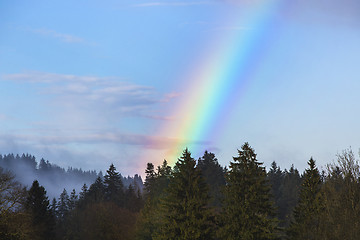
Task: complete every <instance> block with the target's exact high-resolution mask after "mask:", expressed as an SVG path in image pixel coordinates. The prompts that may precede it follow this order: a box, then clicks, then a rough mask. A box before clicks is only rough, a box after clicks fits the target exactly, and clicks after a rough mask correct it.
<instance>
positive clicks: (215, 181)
mask: <svg viewBox="0 0 360 240" xmlns="http://www.w3.org/2000/svg"><path fill="white" fill-rule="evenodd" d="M197 168H199V169H200V172H201V174H202V176H203V178H204V180H205V182H206V183H207V185H208V187H209V194H210V197H211V199H210V205H211V206H213V207H217V208H220V207H221V201H222V197H223V196H222V193H221V189H222V188H223V187H224V186H225V169H224V168H223V167H221V166H220V164H219V162H218V160H217V158H216V157H215V154H214V153H211V152H208V151H205V153H204V155H203V156H202V157H201V158H199V161H198V164H197Z"/></svg>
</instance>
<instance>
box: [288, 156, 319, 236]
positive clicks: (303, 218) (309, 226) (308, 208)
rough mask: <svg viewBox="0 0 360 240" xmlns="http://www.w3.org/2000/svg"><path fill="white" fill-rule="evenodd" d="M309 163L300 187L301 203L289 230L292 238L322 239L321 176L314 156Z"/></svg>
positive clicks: (296, 209)
mask: <svg viewBox="0 0 360 240" xmlns="http://www.w3.org/2000/svg"><path fill="white" fill-rule="evenodd" d="M308 165H309V168H308V169H306V171H305V174H304V179H303V183H302V185H301V189H300V199H299V203H298V205H297V206H296V207H295V209H294V214H293V215H294V216H293V217H294V220H293V221H292V222H291V223H290V226H289V229H288V231H287V233H288V236H289V238H290V239H322V236H321V234H320V231H319V227H320V221H319V220H320V215H321V212H322V210H323V200H322V195H321V192H320V190H321V184H322V183H321V177H320V173H319V171H318V169H317V168H316V165H315V161H314V160H313V159H312V158H310V160H309V161H308Z"/></svg>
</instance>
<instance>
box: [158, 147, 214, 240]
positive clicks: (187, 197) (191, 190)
mask: <svg viewBox="0 0 360 240" xmlns="http://www.w3.org/2000/svg"><path fill="white" fill-rule="evenodd" d="M195 165H196V162H195V160H194V159H193V158H192V157H191V154H190V152H189V151H188V150H187V149H186V150H185V151H184V152H183V155H182V157H181V158H180V159H179V160H178V161H177V163H176V165H175V168H174V171H173V174H172V178H170V183H169V187H168V188H167V195H166V197H165V198H164V200H163V201H162V204H161V206H162V210H163V211H164V215H163V219H162V226H161V228H160V229H159V232H157V233H155V236H154V238H153V239H184V240H191V239H194V240H195V239H197V240H199V239H204V240H205V239H206V240H209V239H213V230H214V223H213V216H212V212H211V210H210V209H209V208H208V203H209V196H208V189H207V186H206V184H205V182H204V180H203V178H202V176H201V173H200V170H199V169H197V168H196V167H195Z"/></svg>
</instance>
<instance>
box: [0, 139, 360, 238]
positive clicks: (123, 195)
mask: <svg viewBox="0 0 360 240" xmlns="http://www.w3.org/2000/svg"><path fill="white" fill-rule="evenodd" d="M7 156H9V155H7ZM26 156H27V157H26ZM20 158H21V159H22V160H21V161H25V162H26V161H27V162H28V163H27V164H29V165H31V166H32V169H34V171H35V172H36V173H37V175H34V176H35V177H38V179H34V180H33V181H32V182H29V183H27V184H26V183H23V182H22V183H20V181H19V179H21V177H20V178H19V176H18V174H20V171H17V172H16V171H14V169H16V166H15V165H16V164H15V162H16V157H13V158H11V157H10V158H9V157H6V159H7V165H3V164H2V165H1V166H2V167H1V168H0V239H3V240H7V239H9V240H10V239H11V240H13V239H34V240H43V239H44V240H45V239H56V240H57V239H59V240H62V239H64V240H65V239H69V240H70V239H73V240H80V239H84V240H85V239H87V240H88V239H89V240H92V239H94V240H95V239H104V240H107V239H109V240H110V239H123V240H126V239H137V240H148V239H149V240H150V239H159V240H161V239H164V240H165V239H169V240H170V239H174V240H181V239H183V240H196V239H204V240H210V239H214V240H216V239H219V240H220V239H224V240H230V239H231V240H236V239H244V240H250V239H360V166H359V162H358V160H357V159H356V157H355V154H354V153H353V151H352V150H351V149H346V150H344V151H343V152H342V153H340V154H338V155H337V160H336V161H335V162H331V163H328V164H327V165H326V166H324V169H323V170H319V168H318V167H317V165H316V161H315V160H314V159H313V158H310V159H308V160H307V164H308V166H307V168H306V169H305V171H304V172H302V173H300V172H299V171H298V170H297V169H296V168H295V167H294V166H293V165H292V166H291V167H290V168H289V169H281V168H280V166H278V165H277V163H276V162H273V163H272V164H271V168H270V169H269V170H266V169H265V167H264V166H263V163H262V162H261V161H259V160H258V159H257V155H256V153H255V150H254V149H253V148H252V147H251V146H250V145H249V144H248V143H244V144H243V145H242V146H241V148H240V149H238V151H237V154H236V156H235V157H233V159H232V160H231V161H230V162H229V165H228V166H226V167H224V166H221V165H220V164H219V162H218V159H217V158H216V156H215V154H214V153H211V152H208V151H205V153H204V155H203V156H202V157H200V158H199V159H197V160H196V159H194V158H193V157H192V156H191V153H190V152H189V150H188V149H185V150H184V151H183V153H182V156H180V158H179V159H178V161H177V162H176V163H175V165H174V166H173V167H172V166H169V165H168V163H167V161H166V160H164V161H163V163H162V164H161V165H160V166H156V167H155V166H154V165H153V164H152V163H148V164H147V166H144V167H145V169H146V170H145V173H146V177H145V180H144V185H143V183H142V180H141V177H139V176H138V175H135V176H134V178H124V177H122V175H121V174H120V172H119V171H117V169H116V167H115V166H114V165H113V164H111V165H110V166H109V168H108V170H107V171H106V173H105V174H104V175H102V174H97V173H95V172H83V171H82V170H81V171H78V170H77V172H81V174H85V175H86V176H93V177H94V179H93V181H92V182H91V183H90V184H86V183H85V181H83V180H84V179H82V180H81V181H83V183H82V184H83V186H82V188H81V190H80V191H76V190H75V189H72V190H71V189H63V191H62V192H61V194H60V195H59V196H56V197H53V198H51V197H49V195H48V194H47V192H48V189H46V188H45V187H44V186H43V184H42V182H41V181H42V180H44V179H45V178H44V177H43V175H41V174H40V172H37V171H40V169H41V168H43V167H44V163H45V164H50V163H49V162H43V161H41V162H40V164H39V166H38V167H36V165H37V164H36V161H34V157H32V156H30V155H23V157H20V156H19V158H18V160H19V159H20ZM25 158H26V159H27V160H25ZM3 159H4V157H3V156H1V158H0V163H1V162H2V161H3ZM9 159H12V160H11V161H12V162H13V163H10V162H11V161H10V160H9ZM305 161H306V160H305ZM10 165H11V166H12V167H13V168H12V170H13V171H12V172H11V171H10V169H9V167H8V166H10ZM40 165H41V167H40ZM22 166H23V165H22ZM49 166H51V164H50V165H49ZM14 172H15V173H16V174H14ZM66 172H67V171H65V170H64V171H63V174H66ZM68 172H71V170H68ZM79 174H80V173H79ZM81 174H80V175H81ZM85 175H84V176H85ZM64 176H65V175H64ZM78 181H80V180H79V179H78Z"/></svg>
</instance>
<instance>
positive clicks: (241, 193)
mask: <svg viewBox="0 0 360 240" xmlns="http://www.w3.org/2000/svg"><path fill="white" fill-rule="evenodd" d="M238 154H239V156H238V157H234V162H230V170H229V172H228V175H227V179H226V180H227V185H226V187H225V192H224V193H225V198H224V206H223V212H222V228H221V229H220V231H219V236H220V237H221V239H229V240H230V239H231V240H236V239H242V240H247V239H274V238H275V237H276V225H277V221H276V219H275V218H274V209H273V204H272V202H271V200H270V186H269V184H268V182H267V178H266V172H265V169H264V167H262V166H261V165H262V163H260V162H258V161H257V159H256V154H255V152H254V150H253V149H252V148H251V147H250V146H249V144H248V143H245V144H244V145H243V146H242V147H241V150H239V151H238Z"/></svg>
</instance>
